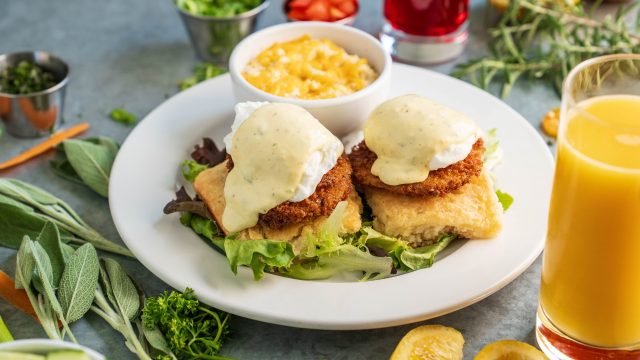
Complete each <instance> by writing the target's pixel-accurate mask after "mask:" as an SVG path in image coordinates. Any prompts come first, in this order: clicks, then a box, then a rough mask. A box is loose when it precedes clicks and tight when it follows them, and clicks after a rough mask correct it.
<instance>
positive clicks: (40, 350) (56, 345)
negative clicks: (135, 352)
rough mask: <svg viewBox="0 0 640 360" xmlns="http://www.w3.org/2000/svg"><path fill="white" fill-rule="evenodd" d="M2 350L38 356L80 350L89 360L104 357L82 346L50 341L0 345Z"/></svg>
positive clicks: (19, 341) (22, 341)
mask: <svg viewBox="0 0 640 360" xmlns="http://www.w3.org/2000/svg"><path fill="white" fill-rule="evenodd" d="M2 350H5V351H11V352H18V353H20V352H21V353H33V354H38V355H44V354H46V353H47V352H49V351H55V350H82V351H84V352H85V353H86V354H87V355H89V358H90V359H91V360H105V357H104V355H101V354H99V353H97V352H95V351H94V350H91V349H89V348H87V347H84V346H82V345H78V344H73V343H69V342H66V341H60V340H51V339H26V340H16V341H11V342H6V343H1V344H0V351H2Z"/></svg>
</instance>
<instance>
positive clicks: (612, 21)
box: [452, 0, 640, 97]
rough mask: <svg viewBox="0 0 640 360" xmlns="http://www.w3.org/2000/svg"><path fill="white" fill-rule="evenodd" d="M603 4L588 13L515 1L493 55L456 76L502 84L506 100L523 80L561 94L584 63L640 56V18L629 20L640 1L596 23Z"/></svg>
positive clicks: (494, 35)
mask: <svg viewBox="0 0 640 360" xmlns="http://www.w3.org/2000/svg"><path fill="white" fill-rule="evenodd" d="M601 2H602V1H596V2H595V3H594V4H593V5H592V6H591V7H590V8H588V9H586V8H585V7H584V6H582V5H572V4H571V1H566V2H562V1H546V2H540V1H537V0H511V1H510V3H509V7H508V8H507V10H506V11H505V13H504V14H503V15H502V17H501V19H500V22H499V23H498V25H497V26H496V27H495V28H492V29H490V30H489V35H490V37H491V39H490V40H489V49H490V55H489V56H488V57H484V58H479V59H473V60H471V61H469V62H467V63H464V64H460V65H458V66H457V67H456V69H455V70H454V72H453V73H452V75H453V76H456V77H459V78H468V79H469V80H470V81H471V82H472V83H473V84H474V85H476V86H479V87H481V88H483V89H485V90H487V89H488V88H489V86H490V85H491V84H492V83H493V82H499V83H501V84H502V87H501V96H502V97H506V96H508V95H509V92H510V91H511V89H512V88H513V86H514V85H515V84H516V82H517V81H518V80H520V79H523V78H524V79H528V80H529V81H533V80H540V81H544V82H548V83H550V84H552V85H553V86H554V88H555V89H556V91H557V92H558V94H560V89H561V87H562V81H563V80H564V78H565V77H566V76H567V74H568V73H569V71H570V70H571V69H572V68H573V67H575V66H576V65H578V64H579V63H580V62H582V61H584V60H586V59H589V58H592V57H596V56H600V55H607V54H616V53H640V35H638V33H637V32H638V30H640V13H639V14H638V16H637V18H636V21H635V23H634V24H627V22H626V21H625V19H626V17H627V15H628V14H630V13H631V12H632V11H634V10H635V9H636V8H637V7H638V6H639V5H640V2H637V1H634V2H633V3H632V4H630V5H627V6H620V7H619V8H618V11H617V12H616V13H615V14H609V15H607V16H606V17H605V18H604V19H603V20H596V19H595V18H594V16H593V15H594V12H595V10H596V9H597V8H598V6H599V5H600V3H601Z"/></svg>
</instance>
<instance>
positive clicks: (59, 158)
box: [49, 136, 120, 185]
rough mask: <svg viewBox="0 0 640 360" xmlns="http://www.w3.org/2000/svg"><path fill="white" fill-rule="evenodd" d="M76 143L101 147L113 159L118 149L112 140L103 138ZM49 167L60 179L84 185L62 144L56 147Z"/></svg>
mask: <svg viewBox="0 0 640 360" xmlns="http://www.w3.org/2000/svg"><path fill="white" fill-rule="evenodd" d="M77 141H82V142H85V143H91V144H94V145H97V146H101V147H103V148H104V149H105V150H106V151H107V152H108V153H109V155H110V157H112V158H114V159H115V157H116V155H117V153H118V150H119V147H120V146H119V145H118V143H116V142H115V141H114V140H113V139H111V138H108V137H105V136H101V137H97V138H87V139H82V140H77ZM49 165H51V169H52V170H53V172H54V173H55V174H56V175H58V176H60V177H61V178H63V179H65V180H69V181H71V182H74V183H77V184H81V185H86V184H85V182H84V181H83V180H82V178H80V175H78V171H77V170H76V169H74V167H73V165H72V164H71V162H70V161H69V158H68V156H67V152H66V150H65V146H64V143H63V145H62V146H58V148H57V150H56V157H55V158H54V159H53V160H51V161H50V162H49Z"/></svg>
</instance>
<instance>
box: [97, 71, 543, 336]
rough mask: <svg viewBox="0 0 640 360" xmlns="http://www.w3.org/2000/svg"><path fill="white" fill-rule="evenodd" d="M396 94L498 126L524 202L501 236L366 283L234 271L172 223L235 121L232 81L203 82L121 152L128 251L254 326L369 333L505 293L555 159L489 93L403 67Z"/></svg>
mask: <svg viewBox="0 0 640 360" xmlns="http://www.w3.org/2000/svg"><path fill="white" fill-rule="evenodd" d="M392 78H393V80H392V90H391V95H392V96H397V95H401V94H406V93H417V94H421V95H424V96H427V97H429V98H432V99H434V100H436V101H439V102H441V103H444V104H445V105H448V106H450V107H452V108H455V109H457V110H459V111H462V112H464V113H466V114H468V115H470V116H472V117H473V118H475V119H476V121H477V123H478V124H479V125H480V127H482V128H483V129H485V130H488V129H491V128H496V129H497V131H498V137H499V139H500V144H501V146H502V148H503V150H504V161H503V164H502V165H501V166H500V167H499V168H498V170H497V175H498V186H499V187H500V189H502V190H503V191H506V192H508V193H510V194H512V195H513V196H514V197H515V202H514V204H513V206H512V207H511V208H510V209H509V211H508V212H507V213H506V216H505V223H504V229H503V230H502V232H501V234H500V235H499V236H498V237H497V238H495V239H492V240H469V241H466V242H459V243H458V244H456V245H453V249H454V251H449V252H448V253H447V254H446V255H445V256H441V257H440V258H439V259H438V261H436V263H435V264H434V265H433V267H431V268H429V269H424V270H419V271H415V272H412V273H408V274H403V275H399V276H395V277H391V278H387V279H383V280H377V281H369V282H344V281H337V280H336V281H331V280H328V281H302V280H295V279H289V278H285V277H280V276H276V275H271V274H267V275H265V277H264V279H262V281H259V282H256V281H254V280H253V276H252V273H251V271H250V270H249V269H247V268H241V269H239V272H238V275H234V274H233V273H232V272H231V270H230V269H229V264H228V263H227V260H226V258H225V257H224V256H222V255H221V254H219V253H218V252H216V251H215V250H214V249H213V248H212V247H211V246H210V245H208V244H206V243H205V241H203V240H202V239H200V238H199V237H198V236H196V235H195V234H194V233H193V232H192V231H191V230H190V229H188V228H186V227H184V226H182V225H181V224H180V222H179V221H178V215H177V214H173V215H169V216H167V215H164V214H163V213H162V209H163V207H164V205H165V204H166V203H167V202H168V201H169V200H171V199H173V198H174V192H175V186H176V179H177V173H178V168H179V167H180V163H181V162H182V161H183V160H185V159H187V158H188V157H189V153H190V151H191V150H192V149H193V146H194V145H195V144H197V143H199V142H200V141H201V138H202V137H212V138H213V139H214V140H215V141H216V143H217V144H222V138H223V136H224V135H225V134H226V133H227V132H228V131H229V127H230V124H231V121H232V119H233V106H234V100H233V96H232V94H231V80H230V78H229V76H228V75H223V76H219V77H217V78H215V79H212V80H209V81H206V82H203V83H201V84H199V85H197V86H194V87H193V88H190V89H188V90H185V91H183V92H181V93H179V94H177V95H176V96H174V97H172V98H171V99H169V100H167V101H165V102H164V103H163V104H161V105H160V106H158V107H157V108H156V109H155V110H154V111H152V112H151V113H150V114H149V115H148V116H147V117H146V118H145V119H144V120H143V121H142V122H141V123H140V124H139V125H138V126H137V127H136V129H135V130H134V131H133V132H132V133H131V135H129V137H128V138H127V140H126V141H125V142H124V144H123V145H122V148H121V149H120V152H119V154H118V157H117V159H116V161H115V164H114V166H113V170H112V173H111V184H110V188H109V203H110V207H111V213H112V215H113V219H114V221H115V224H116V227H117V229H118V231H119V232H120V235H121V236H122V239H123V240H124V241H125V243H126V244H127V246H128V247H129V249H131V251H133V253H134V254H135V255H136V256H137V258H138V259H139V260H140V262H142V264H144V266H146V267H147V268H148V269H149V270H151V271H152V272H153V273H154V274H156V275H157V276H158V277H159V278H160V279H162V280H164V281H165V282H167V283H168V284H169V285H171V286H173V287H174V288H176V289H179V290H184V289H185V288H186V287H190V288H193V289H194V290H195V292H196V294H197V296H198V298H199V299H200V300H201V301H203V302H205V303H207V304H210V305H212V306H214V307H217V308H219V309H222V310H225V311H228V312H230V313H232V314H236V315H239V316H244V317H247V318H251V319H255V320H260V321H265V322H270V323H275V324H282V325H288V326H295V327H304V328H314V329H335V330H347V329H369V328H378V327H385V326H394V325H400V324H406V323H411V322H416V321H420V320H425V319H429V318H433V317H436V316H439V315H443V314H446V313H449V312H452V311H455V310H458V309H460V308H463V307H465V306H468V305H471V304H473V303H475V302H477V301H479V300H481V299H483V298H485V297H487V296H489V295H490V294H492V293H494V292H495V291H497V290H498V289H500V288H502V287H503V286H505V285H507V284H508V283H509V282H510V281H512V280H513V279H515V278H516V277H517V276H518V275H519V274H521V273H522V272H523V271H524V270H525V269H526V268H527V267H529V265H531V263H532V262H533V261H534V260H535V259H536V257H537V256H538V255H539V254H540V252H541V251H542V248H543V243H544V236H545V230H546V217H547V207H548V201H549V195H550V194H549V190H550V188H551V179H552V173H553V159H552V157H551V154H550V151H549V149H548V148H547V145H546V144H545V143H544V142H543V140H542V139H541V137H540V136H539V135H538V134H537V132H536V130H534V128H533V127H532V126H531V125H530V124H529V123H527V121H526V120H525V119H523V118H522V116H520V115H519V114H518V113H517V112H515V111H514V110H513V109H511V108H510V107H509V106H507V105H506V104H505V103H503V102H501V101H500V100H498V99H497V98H495V97H493V96H492V95H490V94H488V93H486V92H484V91H482V90H479V89H477V88H475V87H473V86H471V85H469V84H466V83H464V82H462V81H459V80H456V79H453V78H451V77H448V76H445V75H442V74H438V73H435V72H432V71H428V70H424V69H420V68H417V67H412V66H407V65H401V64H394V65H393V72H392Z"/></svg>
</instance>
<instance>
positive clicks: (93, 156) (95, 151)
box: [63, 139, 117, 197]
mask: <svg viewBox="0 0 640 360" xmlns="http://www.w3.org/2000/svg"><path fill="white" fill-rule="evenodd" d="M98 141H99V140H98ZM63 146H64V152H65V154H66V157H67V159H68V161H69V164H70V165H71V167H72V168H73V170H75V172H76V174H77V175H78V177H79V178H80V179H82V181H83V182H84V183H85V184H86V185H87V186H88V187H90V188H91V189H92V190H94V191H95V192H97V193H98V194H100V195H102V196H104V197H107V196H108V193H109V176H110V174H111V167H112V166H113V161H114V160H115V158H116V153H117V146H114V143H113V142H112V141H107V140H104V143H93V142H90V141H84V140H76V139H72V140H66V141H65V142H64V143H63Z"/></svg>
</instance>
